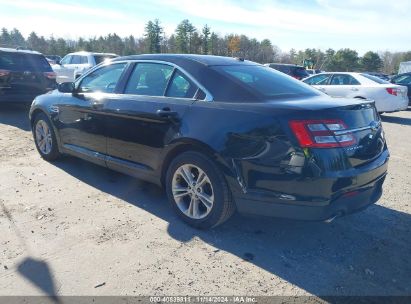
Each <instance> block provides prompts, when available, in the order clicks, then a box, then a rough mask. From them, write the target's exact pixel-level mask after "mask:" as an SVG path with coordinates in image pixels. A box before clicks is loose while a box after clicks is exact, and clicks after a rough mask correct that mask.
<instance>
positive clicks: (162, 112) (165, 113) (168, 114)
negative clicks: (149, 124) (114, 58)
mask: <svg viewBox="0 0 411 304" xmlns="http://www.w3.org/2000/svg"><path fill="white" fill-rule="evenodd" d="M156 114H157V116H160V117H165V118H175V117H177V116H178V112H175V111H171V110H170V109H169V108H163V109H161V110H157V111H156Z"/></svg>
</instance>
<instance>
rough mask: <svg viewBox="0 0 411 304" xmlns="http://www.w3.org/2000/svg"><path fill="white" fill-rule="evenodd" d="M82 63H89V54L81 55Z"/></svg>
mask: <svg viewBox="0 0 411 304" xmlns="http://www.w3.org/2000/svg"><path fill="white" fill-rule="evenodd" d="M80 63H81V64H87V63H88V60H87V56H80Z"/></svg>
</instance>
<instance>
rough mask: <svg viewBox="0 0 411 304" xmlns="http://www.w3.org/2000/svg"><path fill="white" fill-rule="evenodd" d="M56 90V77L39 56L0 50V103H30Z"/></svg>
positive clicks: (48, 65)
mask: <svg viewBox="0 0 411 304" xmlns="http://www.w3.org/2000/svg"><path fill="white" fill-rule="evenodd" d="M55 88H56V74H55V73H54V72H53V70H52V69H51V67H50V64H49V63H48V61H47V59H46V58H45V57H44V56H43V55H42V54H40V53H38V52H34V51H29V50H20V49H11V48H0V103H31V102H32V101H33V99H34V98H35V97H36V96H38V95H41V94H44V93H46V92H48V91H50V90H53V89H55Z"/></svg>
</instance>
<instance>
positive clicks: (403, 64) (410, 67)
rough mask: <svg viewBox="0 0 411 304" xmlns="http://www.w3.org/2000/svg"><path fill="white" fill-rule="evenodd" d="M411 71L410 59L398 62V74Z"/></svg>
mask: <svg viewBox="0 0 411 304" xmlns="http://www.w3.org/2000/svg"><path fill="white" fill-rule="evenodd" d="M409 72H411V61H404V62H400V66H399V67H398V74H404V73H409Z"/></svg>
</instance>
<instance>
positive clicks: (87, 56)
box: [60, 52, 118, 78]
mask: <svg viewBox="0 0 411 304" xmlns="http://www.w3.org/2000/svg"><path fill="white" fill-rule="evenodd" d="M116 57H118V55H116V54H111V53H91V52H76V53H70V54H67V55H66V56H64V58H63V59H62V60H61V61H60V65H61V66H62V67H64V68H67V69H72V70H74V77H75V78H77V77H79V76H80V75H81V74H83V73H84V72H86V71H87V70H88V69H90V68H92V67H94V66H96V65H98V64H100V63H102V62H104V61H106V60H109V59H112V58H116Z"/></svg>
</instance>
